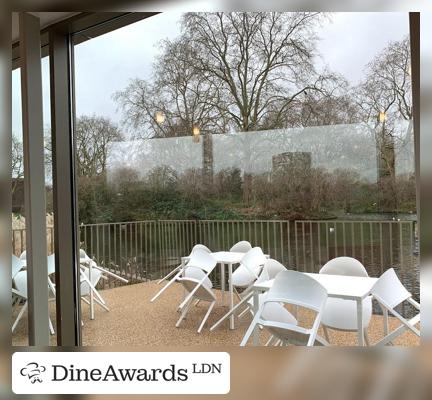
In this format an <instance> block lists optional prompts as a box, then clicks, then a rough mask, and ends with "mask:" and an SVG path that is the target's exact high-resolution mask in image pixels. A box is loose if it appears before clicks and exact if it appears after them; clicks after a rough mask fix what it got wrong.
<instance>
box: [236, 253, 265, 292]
mask: <svg viewBox="0 0 432 400" xmlns="http://www.w3.org/2000/svg"><path fill="white" fill-rule="evenodd" d="M266 261H267V259H266V257H265V255H264V253H263V252H262V250H261V248H260V247H254V248H252V249H251V250H249V251H248V252H247V253H246V254H245V255H244V257H243V258H242V259H241V261H240V265H239V266H238V267H237V268H236V269H235V271H234V272H233V273H232V285H233V287H234V290H235V291H236V293H237V288H239V289H247V288H250V287H251V286H252V284H253V283H254V282H255V281H256V280H257V279H258V276H259V274H260V273H261V270H262V268H263V266H264V264H265V262H266Z"/></svg>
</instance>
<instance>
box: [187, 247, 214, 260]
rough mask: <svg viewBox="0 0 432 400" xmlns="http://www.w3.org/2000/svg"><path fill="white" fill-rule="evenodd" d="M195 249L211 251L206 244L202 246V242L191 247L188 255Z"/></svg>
mask: <svg viewBox="0 0 432 400" xmlns="http://www.w3.org/2000/svg"><path fill="white" fill-rule="evenodd" d="M196 250H203V251H205V252H207V253H211V250H210V249H209V248H208V247H207V246H204V245H203V244H196V245H195V246H194V247H192V250H191V252H190V254H189V257H190V256H191V255H192V253H193V252H194V251H196Z"/></svg>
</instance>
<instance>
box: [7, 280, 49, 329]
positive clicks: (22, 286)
mask: <svg viewBox="0 0 432 400" xmlns="http://www.w3.org/2000/svg"><path fill="white" fill-rule="evenodd" d="M13 283H14V286H15V288H13V289H12V293H13V294H14V295H16V296H18V297H19V298H21V299H22V300H24V305H23V306H22V307H21V310H20V312H19V313H18V315H17V317H16V319H15V322H14V323H13V325H12V332H14V331H15V328H16V327H17V325H18V323H19V322H20V320H21V318H22V316H23V315H24V312H25V311H26V310H27V308H28V298H27V271H20V272H18V273H17V274H16V275H15V277H14V279H13ZM48 324H49V330H50V333H51V335H54V327H53V324H52V322H51V318H49V319H48Z"/></svg>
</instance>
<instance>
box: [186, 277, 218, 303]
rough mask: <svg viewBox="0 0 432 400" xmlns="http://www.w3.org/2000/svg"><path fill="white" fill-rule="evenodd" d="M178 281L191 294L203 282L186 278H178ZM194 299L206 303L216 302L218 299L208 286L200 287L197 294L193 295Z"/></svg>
mask: <svg viewBox="0 0 432 400" xmlns="http://www.w3.org/2000/svg"><path fill="white" fill-rule="evenodd" d="M178 281H179V282H180V283H181V284H182V285H183V287H184V288H185V289H186V290H187V291H188V292H189V293H190V292H192V290H194V289H195V287H196V286H197V285H198V284H199V283H200V282H201V279H194V278H188V277H184V278H178ZM193 298H196V299H200V300H204V301H214V300H216V297H215V295H214V294H213V292H212V290H211V289H210V288H209V287H208V286H206V285H200V286H199V287H198V289H197V290H196V291H195V293H194V294H193Z"/></svg>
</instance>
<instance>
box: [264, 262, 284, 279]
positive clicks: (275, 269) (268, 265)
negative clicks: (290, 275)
mask: <svg viewBox="0 0 432 400" xmlns="http://www.w3.org/2000/svg"><path fill="white" fill-rule="evenodd" d="M286 270H287V269H286V268H285V267H284V266H283V265H282V264H281V263H280V262H279V261H276V260H273V258H269V259H268V260H266V262H265V264H264V268H263V271H265V273H266V274H267V276H268V279H274V278H276V275H277V274H278V273H279V272H282V271H286Z"/></svg>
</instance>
